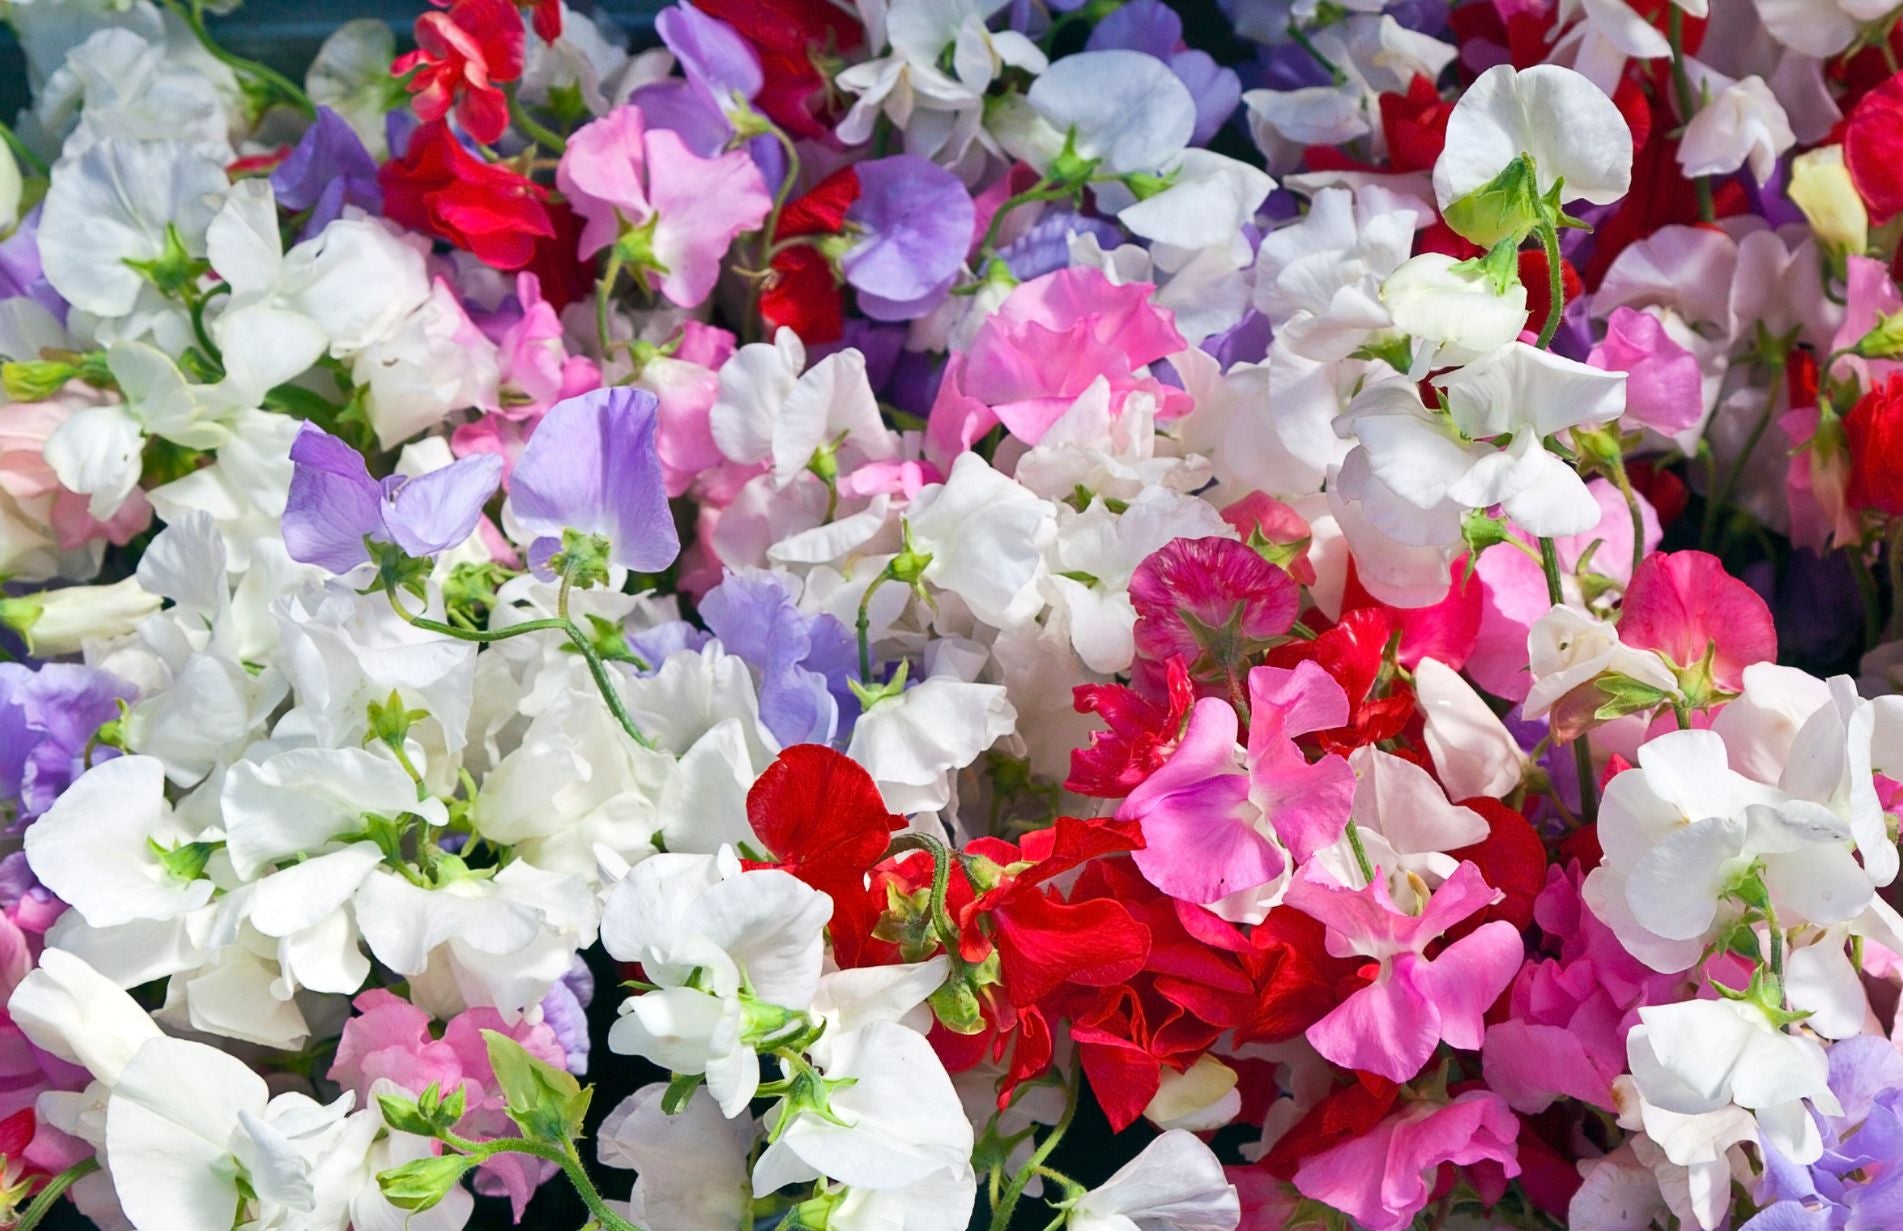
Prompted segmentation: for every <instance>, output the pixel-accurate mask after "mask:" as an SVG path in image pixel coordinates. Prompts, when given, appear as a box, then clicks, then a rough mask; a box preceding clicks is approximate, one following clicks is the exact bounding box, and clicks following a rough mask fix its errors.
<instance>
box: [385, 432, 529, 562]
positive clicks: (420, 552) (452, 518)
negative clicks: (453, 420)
mask: <svg viewBox="0 0 1903 1231" xmlns="http://www.w3.org/2000/svg"><path fill="white" fill-rule="evenodd" d="M501 484H502V458H501V457H500V456H498V455H497V454H494V453H477V454H474V455H473V456H470V457H465V458H463V459H461V460H460V461H457V462H452V463H451V464H450V465H447V466H444V467H443V468H442V469H441V470H432V471H430V472H429V473H428V474H424V475H418V476H416V477H415V478H413V479H411V480H409V481H408V482H406V483H404V484H403V485H402V486H401V487H399V488H398V489H397V493H396V498H395V499H394V500H392V501H391V502H390V504H389V506H388V507H387V508H386V509H385V510H384V514H383V524H384V526H385V527H386V528H387V529H388V530H389V532H390V538H391V540H392V541H394V542H395V543H396V545H397V546H398V547H401V548H402V549H403V550H404V552H405V553H406V554H408V555H412V556H433V555H435V554H436V553H437V552H439V551H446V550H448V549H449V548H451V547H455V546H457V545H458V544H460V543H461V542H462V541H463V540H464V539H466V538H468V537H469V536H470V535H471V534H473V533H474V532H475V529H476V523H477V522H478V521H480V520H481V519H482V506H483V505H484V504H487V503H488V501H489V497H491V496H493V495H495V494H496V488H497V487H499V486H501Z"/></svg>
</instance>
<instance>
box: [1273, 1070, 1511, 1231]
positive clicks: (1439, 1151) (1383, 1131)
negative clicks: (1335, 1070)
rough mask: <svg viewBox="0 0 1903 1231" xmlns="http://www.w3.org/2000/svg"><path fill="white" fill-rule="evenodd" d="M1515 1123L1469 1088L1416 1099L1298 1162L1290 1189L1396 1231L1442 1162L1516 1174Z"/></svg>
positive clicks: (1372, 1228) (1372, 1230)
mask: <svg viewBox="0 0 1903 1231" xmlns="http://www.w3.org/2000/svg"><path fill="white" fill-rule="evenodd" d="M1519 1135H1520V1122H1519V1120H1518V1118H1516V1117H1515V1116H1514V1114H1513V1112H1512V1110H1511V1109H1510V1108H1508V1107H1507V1105H1506V1103H1505V1102H1503V1101H1502V1100H1501V1098H1500V1096H1499V1095H1497V1094H1494V1093H1492V1092H1490V1091H1486V1090H1470V1091H1468V1092H1467V1093H1465V1094H1462V1095H1459V1096H1458V1097H1456V1098H1454V1099H1453V1100H1451V1101H1449V1102H1444V1103H1443V1102H1435V1101H1422V1102H1415V1103H1408V1104H1405V1105H1404V1107H1403V1109H1402V1110H1400V1111H1398V1112H1396V1113H1394V1114H1393V1115H1391V1116H1389V1117H1388V1118H1387V1119H1385V1120H1383V1121H1381V1122H1380V1123H1379V1124H1377V1125H1375V1126H1374V1127H1373V1128H1372V1129H1369V1130H1368V1131H1367V1132H1365V1133H1363V1134H1361V1135H1360V1136H1358V1137H1355V1138H1353V1139H1351V1140H1348V1141H1344V1142H1342V1143H1341V1144H1340V1145H1337V1146H1333V1147H1330V1148H1329V1149H1326V1150H1323V1151H1322V1152H1321V1153H1319V1154H1316V1155H1313V1156H1311V1157H1309V1158H1307V1159H1304V1160H1303V1161H1302V1165H1301V1167H1300V1169H1299V1170H1297V1171H1296V1173H1295V1187H1296V1188H1297V1189H1298V1190H1300V1191H1301V1194H1302V1195H1303V1196H1305V1197H1309V1198H1311V1199H1313V1200H1316V1201H1320V1202H1323V1203H1324V1204H1326V1205H1328V1206H1331V1207H1333V1208H1334V1209H1337V1210H1341V1211H1343V1212H1344V1213H1346V1214H1348V1215H1349V1216H1350V1217H1352V1218H1353V1219H1354V1220H1355V1222H1356V1225H1358V1226H1362V1227H1366V1228H1367V1229H1368V1231H1402V1228H1405V1227H1407V1226H1409V1225H1411V1224H1412V1223H1413V1221H1414V1216H1415V1215H1416V1214H1418V1213H1420V1211H1421V1209H1422V1208H1423V1207H1425V1206H1426V1205H1427V1202H1428V1199H1429V1198H1430V1197H1431V1196H1433V1189H1432V1187H1431V1181H1432V1179H1433V1178H1434V1177H1436V1176H1438V1175H1439V1174H1440V1167H1441V1164H1443V1163H1453V1164H1454V1165H1455V1166H1458V1167H1465V1166H1470V1165H1472V1164H1474V1163H1480V1162H1494V1163H1498V1164H1500V1167H1501V1170H1502V1172H1504V1174H1505V1175H1506V1176H1507V1177H1508V1178H1512V1177H1513V1176H1516V1175H1518V1174H1520V1161H1519V1150H1518V1148H1517V1140H1518V1138H1519Z"/></svg>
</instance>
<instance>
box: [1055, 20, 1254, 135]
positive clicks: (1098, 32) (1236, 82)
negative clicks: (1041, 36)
mask: <svg viewBox="0 0 1903 1231" xmlns="http://www.w3.org/2000/svg"><path fill="white" fill-rule="evenodd" d="M1084 46H1085V49H1086V50H1089V51H1116V50H1125V51H1141V52H1144V53H1146V54H1148V55H1152V56H1155V57H1156V58H1157V59H1159V60H1161V61H1163V62H1164V63H1165V64H1167V65H1169V66H1170V71H1171V72H1173V73H1175V74H1176V79H1177V80H1178V81H1181V82H1182V83H1183V85H1184V86H1185V87H1186V88H1187V89H1188V90H1189V95H1190V97H1191V98H1193V99H1195V100H1196V128H1195V130H1194V132H1192V134H1191V136H1190V140H1191V141H1192V142H1193V143H1194V144H1196V145H1204V144H1206V143H1207V142H1208V141H1209V139H1210V138H1211V137H1213V136H1215V135H1216V131H1217V130H1218V129H1220V128H1221V127H1222V126H1223V124H1224V123H1225V122H1227V121H1228V119H1229V117H1230V116H1231V115H1233V114H1234V113H1235V110H1236V105H1237V104H1238V103H1240V102H1241V101H1242V81H1241V79H1240V78H1238V77H1237V76H1236V75H1235V73H1234V72H1232V71H1230V70H1229V69H1226V68H1224V67H1222V66H1221V65H1220V64H1217V63H1216V62H1215V60H1213V59H1211V58H1210V57H1209V55H1208V53H1207V52H1202V51H1197V50H1195V49H1193V48H1185V47H1184V46H1183V19H1182V18H1181V17H1179V16H1178V15H1177V13H1176V11H1175V10H1174V9H1172V8H1170V7H1169V6H1168V5H1166V4H1164V3H1163V2H1162V0H1130V3H1128V4H1126V5H1124V6H1123V7H1122V8H1120V9H1117V10H1116V11H1115V12H1113V13H1111V14H1110V15H1109V16H1108V17H1105V18H1104V19H1103V20H1102V21H1100V22H1098V23H1097V26H1096V28H1095V29H1093V30H1092V31H1091V32H1090V40H1089V42H1087V43H1085V44H1084Z"/></svg>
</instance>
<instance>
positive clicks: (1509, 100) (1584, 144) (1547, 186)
mask: <svg viewBox="0 0 1903 1231" xmlns="http://www.w3.org/2000/svg"><path fill="white" fill-rule="evenodd" d="M1521 155H1526V156H1528V157H1530V158H1531V159H1532V161H1533V175H1534V187H1535V190H1536V191H1537V192H1538V194H1539V195H1540V196H1542V197H1543V196H1545V195H1546V194H1547V193H1548V192H1551V191H1552V189H1553V187H1554V186H1555V185H1558V184H1562V183H1563V185H1564V186H1563V188H1562V190H1561V202H1562V204H1563V203H1564V202H1565V201H1575V200H1585V201H1589V202H1591V203H1592V204H1594V205H1605V204H1608V203H1610V202H1613V201H1616V200H1618V199H1619V198H1620V197H1622V196H1624V195H1625V194H1626V190H1627V189H1628V188H1630V187H1631V184H1632V130H1631V129H1630V128H1628V127H1627V126H1626V122H1625V117H1624V116H1622V115H1620V114H1619V109H1618V108H1617V107H1615V106H1613V105H1612V100H1611V99H1610V98H1608V97H1606V94H1605V92H1604V91H1602V90H1601V89H1600V88H1599V87H1598V86H1596V85H1594V84H1593V83H1592V82H1591V81H1588V80H1587V79H1586V78H1585V77H1583V76H1581V75H1580V74H1578V73H1576V72H1574V71H1573V70H1572V69H1569V68H1561V67H1559V66H1558V65H1556V64H1538V65H1535V66H1533V67H1532V68H1528V69H1516V68H1514V67H1513V66H1512V65H1509V64H1499V65H1495V66H1494V67H1493V68H1490V69H1488V70H1487V71H1486V72H1484V73H1482V74H1480V76H1479V77H1477V78H1476V79H1475V80H1474V83H1473V84H1472V85H1471V86H1469V87H1467V89H1466V91H1465V92H1464V93H1462V94H1461V96H1460V101H1459V102H1457V103H1455V104H1454V111H1453V114H1452V115H1451V116H1449V117H1448V120H1447V143H1446V146H1445V147H1444V148H1443V149H1442V151H1441V156H1440V157H1439V158H1438V159H1437V160H1436V161H1435V163H1434V196H1435V199H1436V200H1437V201H1438V202H1439V204H1440V207H1441V209H1442V210H1443V211H1445V210H1446V209H1447V208H1448V207H1449V206H1451V205H1453V204H1454V203H1455V202H1456V201H1459V200H1460V199H1462V198H1463V197H1466V196H1467V195H1468V194H1469V193H1472V192H1474V191H1475V190H1477V189H1479V188H1482V187H1484V186H1486V185H1487V184H1489V183H1491V182H1492V181H1493V180H1494V178H1495V177H1497V176H1498V175H1499V174H1500V173H1501V172H1502V171H1504V170H1506V168H1507V166H1508V164H1510V163H1511V162H1513V160H1514V159H1516V158H1519V157H1520V156H1521ZM1469 238H1471V239H1474V240H1475V242H1476V243H1479V242H1489V243H1490V242H1492V240H1491V238H1488V239H1484V240H1483V239H1482V238H1480V237H1476V236H1469Z"/></svg>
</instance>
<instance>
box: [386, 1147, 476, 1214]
mask: <svg viewBox="0 0 1903 1231" xmlns="http://www.w3.org/2000/svg"><path fill="white" fill-rule="evenodd" d="M478 1161H479V1160H477V1159H475V1158H472V1157H470V1156H469V1155H467V1154H443V1155H439V1156H437V1157H435V1158H419V1159H416V1160H414V1161H412V1162H407V1163H404V1164H403V1165H402V1166H400V1167H392V1168H390V1169H389V1170H388V1171H379V1172H378V1173H377V1187H378V1188H379V1189H381V1190H382V1191H383V1199H384V1200H385V1201H388V1202H389V1203H390V1204H391V1205H394V1206H395V1207H396V1208H398V1209H399V1210H408V1211H410V1212H411V1213H416V1212H417V1211H420V1210H427V1209H430V1208H432V1207H433V1206H435V1205H436V1203H437V1202H439V1201H441V1200H442V1199H443V1198H444V1197H447V1196H448V1195H449V1193H450V1190H451V1189H453V1188H455V1187H456V1185H457V1184H459V1183H461V1181H462V1178H463V1173H464V1172H466V1171H468V1170H469V1169H470V1168H471V1167H474V1166H475V1165H476V1163H477V1162H478Z"/></svg>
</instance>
